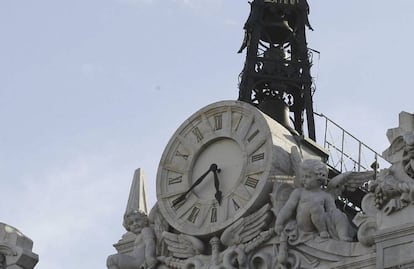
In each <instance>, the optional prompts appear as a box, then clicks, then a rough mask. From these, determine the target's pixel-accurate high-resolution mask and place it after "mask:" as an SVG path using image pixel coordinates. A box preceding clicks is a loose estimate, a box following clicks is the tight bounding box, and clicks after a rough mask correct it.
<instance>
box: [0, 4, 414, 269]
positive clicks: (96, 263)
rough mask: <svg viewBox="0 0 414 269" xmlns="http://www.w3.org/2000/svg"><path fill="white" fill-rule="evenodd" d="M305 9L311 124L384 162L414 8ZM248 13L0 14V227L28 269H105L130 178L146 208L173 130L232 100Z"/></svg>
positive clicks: (44, 7) (74, 10)
mask: <svg viewBox="0 0 414 269" xmlns="http://www.w3.org/2000/svg"><path fill="white" fill-rule="evenodd" d="M309 3H310V5H311V15H310V20H311V24H312V26H313V28H314V29H315V31H314V32H308V43H309V47H311V48H313V49H316V50H318V51H320V52H321V55H320V59H319V60H318V61H316V62H315V66H314V74H315V77H316V85H317V91H316V93H315V96H314V102H315V105H314V107H315V111H316V112H319V113H324V114H326V115H328V116H329V117H330V118H332V119H333V120H335V121H336V122H337V123H339V124H340V125H342V126H343V127H345V128H346V129H347V130H348V131H350V132H351V133H352V134H354V135H355V136H356V137H358V138H360V139H361V140H362V141H364V142H366V143H367V144H368V145H370V146H371V147H372V148H374V149H375V150H377V151H378V152H382V151H383V150H384V149H385V148H386V147H388V141H387V139H386V136H385V132H386V130H387V129H388V128H393V127H396V126H398V113H399V112H400V111H403V110H404V111H407V112H410V113H413V105H412V104H413V100H414V93H413V91H412V84H413V82H412V81H413V80H412V78H413V75H412V74H411V71H412V70H413V68H412V63H413V62H414V53H413V50H412V48H413V47H414V39H413V35H412V33H411V28H412V25H413V22H414V19H413V15H412V14H414V2H413V1H408V0H394V1H392V2H387V1H382V2H380V1H375V2H374V1H360V0H349V1H328V0H310V1H309ZM248 13H249V6H248V4H247V1H240V0H238V1H235V0H226V1H224V0H99V1H98V0H71V1H62V0H37V1H24V0H3V1H0V34H1V40H2V41H1V42H0V124H1V125H0V128H1V132H0V186H1V187H0V188H1V192H2V201H3V202H2V203H1V205H0V212H1V219H0V221H1V222H5V223H8V224H10V225H12V226H15V227H17V228H18V229H20V230H21V231H22V232H23V233H25V234H26V235H28V236H29V237H30V238H32V239H33V241H34V252H35V253H38V254H39V255H40V262H39V264H38V265H37V267H36V268H39V269H56V268H63V269H64V268H80V269H90V268H105V260H106V257H107V256H108V255H110V254H112V253H115V249H114V248H113V247H112V244H113V243H115V242H117V241H118V240H119V239H120V237H121V235H122V234H123V233H124V230H123V228H122V226H121V223H122V215H123V213H124V210H125V206H126V202H127V199H128V192H129V187H130V185H131V180H132V176H133V173H134V170H135V169H136V168H138V167H141V168H143V169H144V171H145V173H146V175H147V188H148V193H149V197H148V202H149V204H150V205H153V204H154V203H155V184H154V183H155V178H156V170H157V167H158V162H159V159H160V157H161V154H162V151H163V148H164V147H165V145H166V144H167V142H168V139H169V138H170V136H171V135H172V134H173V133H174V130H175V129H176V128H177V127H178V126H179V125H180V124H181V122H183V121H184V120H185V119H186V118H187V117H189V116H190V115H191V114H192V113H194V112H195V111H197V110H198V109H199V108H201V107H204V106H206V105H208V104H210V103H212V102H215V101H219V100H228V99H236V98H237V96H238V89H237V81H238V74H239V73H240V71H241V69H242V66H243V62H244V56H245V55H244V54H237V53H236V51H237V50H238V48H239V46H240V44H241V41H242V39H243V30H242V27H243V24H244V22H245V20H246V18H247V16H248Z"/></svg>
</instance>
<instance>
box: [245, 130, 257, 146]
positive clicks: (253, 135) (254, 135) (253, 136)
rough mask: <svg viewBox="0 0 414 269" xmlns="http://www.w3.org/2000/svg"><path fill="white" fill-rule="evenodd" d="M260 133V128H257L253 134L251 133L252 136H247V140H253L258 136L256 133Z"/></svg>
mask: <svg viewBox="0 0 414 269" xmlns="http://www.w3.org/2000/svg"><path fill="white" fill-rule="evenodd" d="M258 134H259V130H256V131H255V132H254V133H253V134H251V135H250V136H249V138H247V142H249V143H250V142H252V140H253V139H254V138H255V137H256V135H258Z"/></svg>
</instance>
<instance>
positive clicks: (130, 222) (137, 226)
mask: <svg viewBox="0 0 414 269" xmlns="http://www.w3.org/2000/svg"><path fill="white" fill-rule="evenodd" d="M123 225H124V227H125V229H126V230H127V231H128V232H132V233H134V234H139V233H141V231H142V229H143V228H145V227H147V226H148V225H149V222H148V216H147V214H145V213H144V212H142V211H139V210H132V211H129V212H127V213H125V215H124V223H123Z"/></svg>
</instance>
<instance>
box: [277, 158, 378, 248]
mask: <svg viewBox="0 0 414 269" xmlns="http://www.w3.org/2000/svg"><path fill="white" fill-rule="evenodd" d="M298 168H299V172H300V173H299V174H300V182H299V183H300V185H301V186H300V187H299V188H296V189H294V190H293V191H292V193H291V194H290V196H289V198H288V200H287V202H286V204H285V205H284V206H283V207H282V209H281V210H280V212H279V214H278V215H277V218H276V223H275V232H276V233H277V234H280V233H281V232H282V231H283V229H284V227H285V225H286V223H287V222H288V220H290V219H291V218H292V217H293V215H294V214H296V216H295V217H296V218H295V219H296V222H297V227H298V230H299V231H300V232H302V233H315V232H317V233H318V234H319V236H320V237H322V238H329V237H331V238H334V239H339V240H342V241H353V238H354V236H355V230H354V229H353V227H352V226H351V224H350V223H349V221H348V218H347V217H346V215H345V214H344V213H343V212H341V211H340V210H339V209H338V208H337V207H336V205H335V200H334V195H339V194H340V192H342V190H343V189H345V188H347V189H348V190H351V189H355V188H356V187H357V186H361V185H362V184H363V183H364V182H366V181H368V180H369V179H371V178H372V176H373V172H360V173H358V172H346V173H343V174H339V175H338V176H336V177H334V178H333V179H331V180H330V182H329V184H328V186H327V191H326V190H325V189H323V186H325V185H326V184H327V181H328V168H327V166H326V164H325V163H323V162H321V161H320V160H315V159H307V160H304V161H302V162H301V164H300V165H299V167H298Z"/></svg>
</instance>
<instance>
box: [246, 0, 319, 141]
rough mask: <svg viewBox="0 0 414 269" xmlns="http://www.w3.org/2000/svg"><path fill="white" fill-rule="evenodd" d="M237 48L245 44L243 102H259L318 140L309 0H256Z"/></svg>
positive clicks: (251, 3)
mask: <svg viewBox="0 0 414 269" xmlns="http://www.w3.org/2000/svg"><path fill="white" fill-rule="evenodd" d="M249 3H250V6H251V11H250V15H249V17H248V19H247V21H246V23H245V25H244V29H245V37H244V40H243V44H242V46H241V48H240V50H239V53H241V52H242V51H243V50H244V49H245V48H247V53H246V60H245V64H244V68H243V71H242V73H241V74H240V76H241V79H240V84H239V98H238V99H239V100H241V101H245V102H248V103H251V104H254V105H255V106H257V107H258V108H259V109H260V110H262V111H263V112H264V113H266V114H268V115H269V116H270V117H272V118H273V119H275V120H277V121H278V122H280V123H281V124H283V125H284V126H286V127H287V128H289V129H292V128H291V127H290V122H291V121H292V122H293V127H294V129H295V130H296V131H297V132H298V133H299V134H300V135H303V134H304V127H303V125H304V122H305V115H306V122H307V130H308V137H309V138H310V139H312V140H315V123H314V118H313V102H312V95H313V92H314V90H313V88H312V77H311V74H310V68H311V65H312V63H311V55H310V53H309V49H308V47H307V42H306V34H305V28H306V27H308V28H309V29H311V30H312V27H311V26H310V24H309V20H308V14H309V5H308V3H307V1H306V0H253V1H252V2H249Z"/></svg>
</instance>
